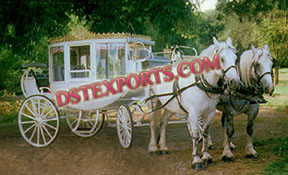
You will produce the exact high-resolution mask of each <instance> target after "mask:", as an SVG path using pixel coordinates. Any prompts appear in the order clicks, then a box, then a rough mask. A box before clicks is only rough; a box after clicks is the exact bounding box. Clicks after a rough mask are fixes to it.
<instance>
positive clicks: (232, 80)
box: [213, 37, 240, 89]
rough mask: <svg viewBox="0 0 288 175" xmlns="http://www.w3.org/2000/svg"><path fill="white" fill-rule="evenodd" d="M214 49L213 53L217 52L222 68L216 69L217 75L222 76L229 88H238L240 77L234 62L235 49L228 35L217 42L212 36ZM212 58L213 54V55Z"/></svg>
mask: <svg viewBox="0 0 288 175" xmlns="http://www.w3.org/2000/svg"><path fill="white" fill-rule="evenodd" d="M213 43H214V49H213V55H215V54H217V55H218V57H219V58H220V59H221V66H222V69H221V70H219V71H216V73H217V74H218V75H219V76H222V77H223V78H224V81H225V82H226V83H227V84H228V86H229V87H230V88H231V89H236V88H238V86H239V84H240V78H239V76H238V74H237V67H236V65H235V62H236V58H237V56H236V54H235V53H236V49H235V47H234V46H233V44H232V40H231V38H230V37H228V39H227V40H226V42H218V41H217V39H216V38H215V37H213ZM213 58H214V56H213Z"/></svg>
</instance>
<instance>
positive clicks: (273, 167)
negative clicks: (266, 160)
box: [264, 137, 288, 175]
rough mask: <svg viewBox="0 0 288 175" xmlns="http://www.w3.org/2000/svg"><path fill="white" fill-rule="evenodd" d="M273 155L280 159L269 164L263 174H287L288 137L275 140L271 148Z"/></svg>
mask: <svg viewBox="0 0 288 175" xmlns="http://www.w3.org/2000/svg"><path fill="white" fill-rule="evenodd" d="M272 150H273V152H274V153H275V155H277V156H279V157H280V158H279V159H278V160H276V161H274V162H272V163H270V164H269V165H268V166H267V167H266V168H265V169H264V174H279V175H280V174H283V175H284V174H287V173H288V137H285V138H284V139H279V140H276V142H275V145H274V147H273V148H272Z"/></svg>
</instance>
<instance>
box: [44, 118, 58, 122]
mask: <svg viewBox="0 0 288 175" xmlns="http://www.w3.org/2000/svg"><path fill="white" fill-rule="evenodd" d="M55 120H58V119H57V118H49V119H43V122H51V121H55Z"/></svg>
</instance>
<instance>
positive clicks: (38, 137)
mask: <svg viewBox="0 0 288 175" xmlns="http://www.w3.org/2000/svg"><path fill="white" fill-rule="evenodd" d="M39 143H40V129H39V126H38V127H37V144H39Z"/></svg>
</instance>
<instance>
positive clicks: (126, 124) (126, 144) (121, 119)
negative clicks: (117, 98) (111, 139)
mask: <svg viewBox="0 0 288 175" xmlns="http://www.w3.org/2000/svg"><path fill="white" fill-rule="evenodd" d="M116 125H117V132H118V137H119V140H120V144H121V146H122V147H123V148H126V149H127V148H130V147H131V145H132V141H133V119H132V114H131V111H130V109H129V107H128V106H126V105H121V106H120V107H119V109H118V113H117V124H116Z"/></svg>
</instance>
